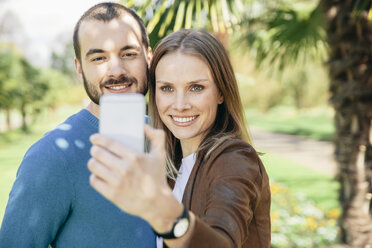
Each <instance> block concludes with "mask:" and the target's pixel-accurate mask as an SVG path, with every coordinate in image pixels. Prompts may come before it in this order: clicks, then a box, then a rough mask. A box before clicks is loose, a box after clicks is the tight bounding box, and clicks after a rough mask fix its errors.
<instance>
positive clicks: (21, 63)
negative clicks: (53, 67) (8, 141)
mask: <svg viewBox="0 0 372 248" xmlns="http://www.w3.org/2000/svg"><path fill="white" fill-rule="evenodd" d="M0 56H1V58H2V59H1V60H0V109H4V110H5V112H6V118H7V121H6V122H7V128H8V129H11V128H12V125H11V119H10V111H11V110H12V109H17V110H19V111H20V113H21V117H22V129H23V130H24V131H27V130H28V119H30V118H31V117H35V116H36V114H37V113H38V112H40V110H41V107H42V106H43V104H41V103H42V102H43V98H44V95H45V94H46V92H47V90H48V89H49V86H48V84H47V83H46V82H45V81H42V80H40V79H39V74H40V72H39V70H38V69H37V68H35V67H33V66H32V65H31V64H30V63H29V62H28V61H27V60H26V59H25V58H24V57H23V56H22V55H21V53H20V52H19V51H18V50H17V48H16V46H14V45H12V44H7V45H5V44H2V46H0ZM30 121H32V120H30Z"/></svg>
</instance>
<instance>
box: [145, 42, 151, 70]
mask: <svg viewBox="0 0 372 248" xmlns="http://www.w3.org/2000/svg"><path fill="white" fill-rule="evenodd" d="M151 60H152V49H151V47H150V46H149V47H148V48H147V51H146V62H147V65H148V67H149V68H150V63H151Z"/></svg>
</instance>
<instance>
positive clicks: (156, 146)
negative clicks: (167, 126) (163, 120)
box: [145, 125, 165, 152]
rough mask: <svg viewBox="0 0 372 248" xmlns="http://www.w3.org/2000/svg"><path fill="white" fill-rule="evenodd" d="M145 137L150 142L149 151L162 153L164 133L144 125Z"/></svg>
mask: <svg viewBox="0 0 372 248" xmlns="http://www.w3.org/2000/svg"><path fill="white" fill-rule="evenodd" d="M145 135H146V136H147V137H148V138H149V140H150V141H151V151H150V152H154V151H164V148H165V133H164V131H163V130H160V129H154V128H152V127H150V126H149V125H145Z"/></svg>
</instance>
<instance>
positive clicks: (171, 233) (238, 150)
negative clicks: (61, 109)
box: [88, 30, 270, 248]
mask: <svg viewBox="0 0 372 248" xmlns="http://www.w3.org/2000/svg"><path fill="white" fill-rule="evenodd" d="M149 88H150V108H151V109H150V115H151V118H152V120H153V123H154V127H155V128H158V129H152V128H150V127H149V126H147V127H146V128H145V134H146V135H147V137H148V138H149V139H150V141H151V144H152V149H151V151H150V153H148V154H139V153H136V152H134V151H131V150H130V149H129V148H127V147H124V146H123V145H120V144H118V143H117V142H115V141H113V140H110V139H108V138H106V137H103V136H102V135H94V136H92V138H91V141H92V143H93V144H94V146H93V147H92V156H93V158H92V159H91V160H90V162H89V163H88V167H89V169H90V170H91V171H92V173H93V174H92V176H91V185H92V186H93V187H94V188H95V189H96V190H97V191H99V192H100V193H101V194H103V195H104V196H105V197H107V198H108V199H109V200H111V201H112V202H114V203H115V204H116V205H117V206H118V207H120V208H121V209H123V210H124V211H126V212H128V213H130V214H133V215H137V216H140V217H142V218H143V219H145V220H146V221H147V222H148V223H149V224H150V225H151V226H152V227H153V229H154V231H155V232H156V233H157V234H158V235H159V236H160V237H163V238H164V242H165V244H166V245H167V246H169V247H260V248H261V247H269V246H270V217H269V214H270V213H269V212H270V189H269V182H268V176H267V174H266V172H265V169H264V166H263V164H262V162H261V160H260V159H259V157H258V155H257V153H256V152H255V150H254V149H253V148H252V146H251V145H250V143H251V140H250V137H249V134H248V132H247V128H246V126H245V124H244V114H243V107H242V104H241V101H240V97H239V92H238V86H237V83H236V79H235V76H234V73H233V70H232V66H231V64H230V61H229V59H228V56H227V53H226V51H225V49H224V48H223V46H222V45H221V44H220V43H219V42H218V41H217V40H216V39H215V38H214V37H213V36H212V35H210V34H209V33H207V32H205V31H194V30H181V31H178V32H175V33H173V34H171V35H169V36H167V37H166V38H164V40H162V41H161V42H160V44H159V45H158V46H157V47H156V49H155V52H154V56H153V58H152V62H151V68H150V87H149ZM159 129H162V130H164V131H162V130H159ZM164 133H165V140H166V141H165V144H164ZM164 147H165V148H164ZM165 161H166V162H165ZM165 164H166V165H165ZM165 168H166V169H167V171H166V172H165ZM165 174H167V177H168V183H169V185H170V186H171V187H172V188H173V194H172V189H171V188H170V187H169V186H168V183H167V180H166V177H165ZM180 202H182V204H181V203H180Z"/></svg>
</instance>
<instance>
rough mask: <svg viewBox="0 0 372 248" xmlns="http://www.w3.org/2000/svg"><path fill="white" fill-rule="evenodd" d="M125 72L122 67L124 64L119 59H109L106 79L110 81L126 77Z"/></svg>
mask: <svg viewBox="0 0 372 248" xmlns="http://www.w3.org/2000/svg"><path fill="white" fill-rule="evenodd" d="M126 74H127V71H126V69H125V67H124V63H123V62H122V61H121V59H120V58H115V57H114V58H111V59H110V61H109V64H108V75H107V76H108V77H109V78H112V79H118V78H120V77H122V76H123V75H126Z"/></svg>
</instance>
